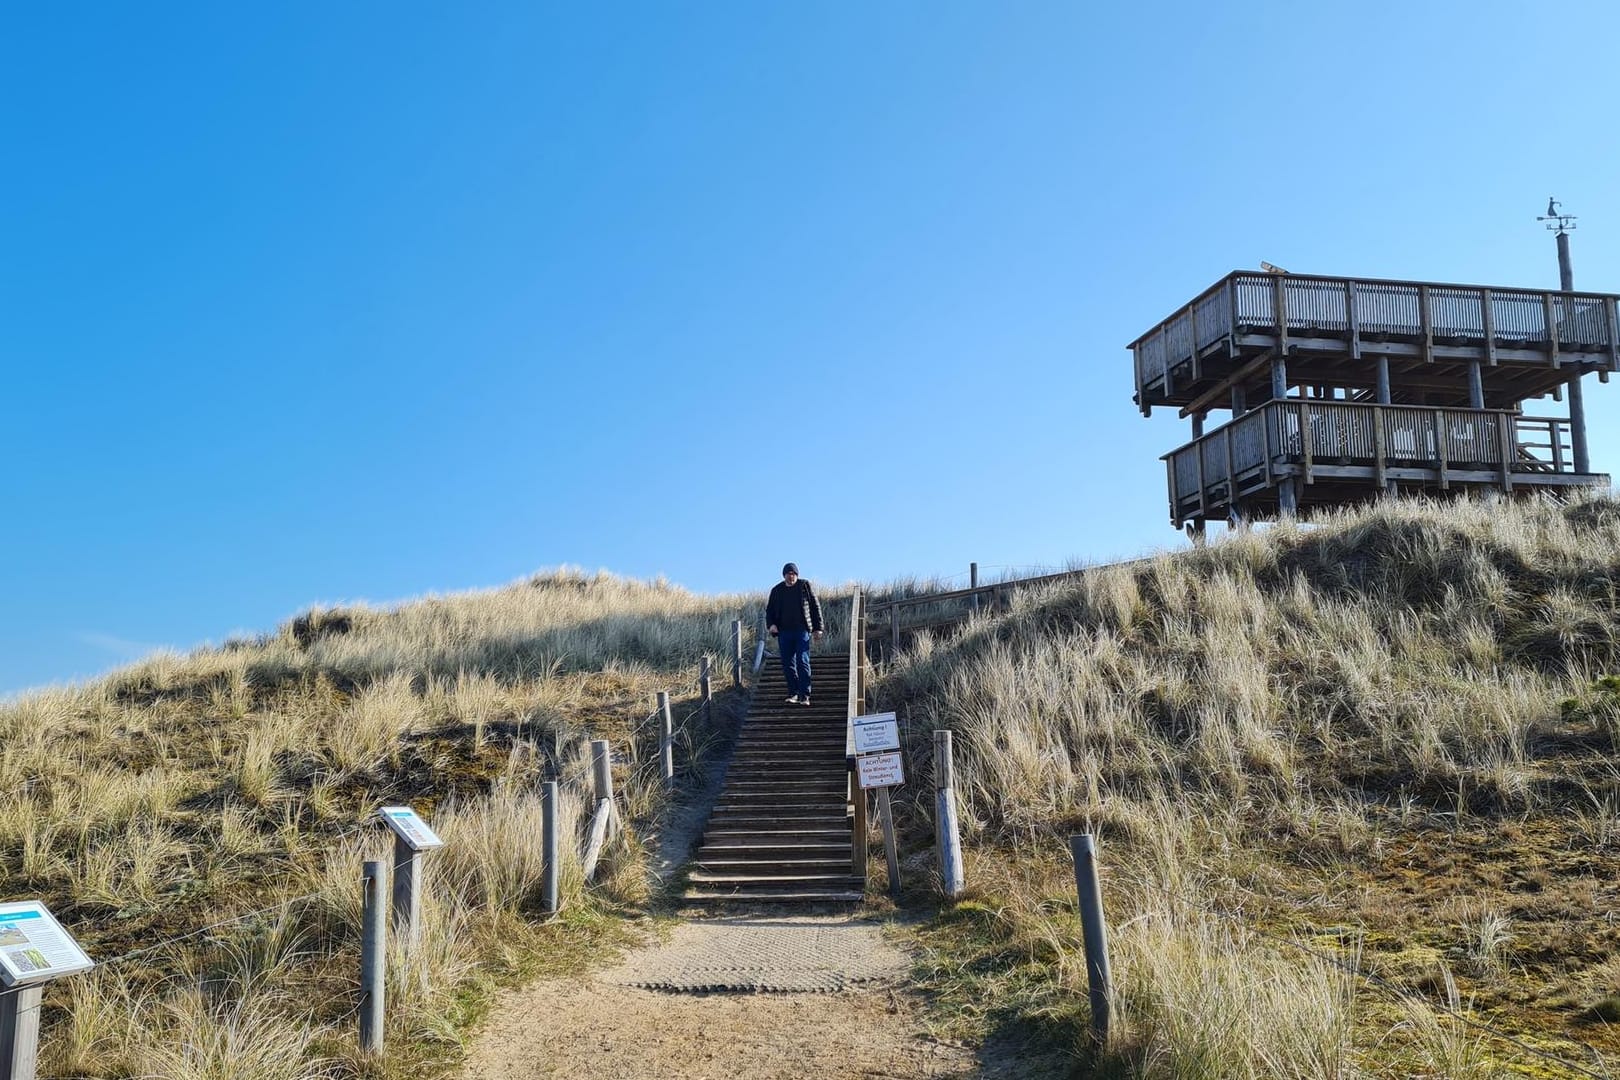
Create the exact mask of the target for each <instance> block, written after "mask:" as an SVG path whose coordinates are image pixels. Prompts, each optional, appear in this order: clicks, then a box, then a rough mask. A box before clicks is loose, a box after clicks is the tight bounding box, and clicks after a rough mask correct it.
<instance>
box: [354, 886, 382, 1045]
mask: <svg viewBox="0 0 1620 1080" xmlns="http://www.w3.org/2000/svg"><path fill="white" fill-rule="evenodd" d="M384 873H385V867H384V865H383V863H381V862H378V861H375V860H368V861H367V862H366V864H365V867H364V869H363V870H362V872H361V876H360V880H361V888H362V890H363V892H362V896H363V902H362V904H361V909H360V1049H361V1051H362V1052H364V1053H367V1054H375V1053H378V1052H380V1051H381V1050H382V1045H383V985H384V980H385V979H386V974H385V971H386V969H385V966H384V965H385V963H386V959H387V953H388V947H387V946H388V939H387V934H388V930H387V926H386V924H385V923H384V922H383V874H384Z"/></svg>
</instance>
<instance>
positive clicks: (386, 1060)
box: [0, 571, 760, 1080]
mask: <svg viewBox="0 0 1620 1080" xmlns="http://www.w3.org/2000/svg"><path fill="white" fill-rule="evenodd" d="M759 605H760V598H758V597H741V596H718V597H702V596H696V595H693V594H691V593H688V592H686V591H684V590H681V589H678V588H674V587H671V586H669V585H667V584H664V583H662V582H655V583H651V584H645V583H637V582H632V581H626V580H622V579H619V578H615V577H611V576H609V575H604V574H597V575H585V574H581V573H578V572H573V571H562V572H557V573H550V574H544V575H538V576H536V577H534V578H533V579H530V580H527V581H524V582H520V583H518V584H515V585H513V586H509V587H507V588H503V589H495V590H489V591H486V592H481V593H471V594H458V595H454V596H445V597H429V598H425V599H421V600H417V601H412V602H409V603H404V604H400V605H397V606H392V607H373V606H365V605H355V606H345V607H326V608H319V609H315V610H312V611H309V612H306V613H304V614H302V615H300V616H298V617H297V618H295V619H292V620H290V621H289V622H288V623H287V624H285V625H284V626H282V627H280V628H279V629H278V630H277V631H275V632H274V633H270V634H266V635H263V636H260V637H257V638H253V639H248V640H236V641H231V642H228V643H227V644H226V645H224V646H223V647H220V648H206V649H199V650H197V651H195V652H192V653H190V654H188V655H178V654H172V653H165V654H159V655H156V656H153V657H150V658H148V659H147V660H145V661H143V662H141V663H138V664H135V665H133V666H130V667H127V668H124V669H121V670H119V671H116V672H114V673H112V674H111V675H109V676H107V677H105V678H102V679H100V680H96V681H94V682H90V683H86V684H83V685H79V686H72V687H63V688H57V689H53V690H49V691H45V692H41V693H35V694H31V695H28V696H26V697H23V698H21V699H19V700H16V701H13V702H10V703H8V704H6V705H4V706H0V895H5V896H7V897H13V898H24V897H26V898H38V899H43V900H45V901H46V902H47V903H49V904H50V906H51V908H52V910H53V911H54V912H55V913H56V914H57V915H58V917H59V918H61V919H62V920H63V921H64V923H66V924H67V925H69V926H70V927H71V928H72V929H73V930H74V931H75V933H76V934H77V935H78V936H79V938H80V940H81V942H82V943H83V944H84V945H85V946H86V947H87V949H88V951H89V952H90V953H91V954H92V955H93V956H95V957H97V958H99V959H102V960H109V959H112V960H114V961H115V962H113V963H109V964H104V965H103V966H102V967H101V968H99V969H98V970H97V971H95V972H93V973H91V974H90V975H88V976H83V977H77V978H73V979H68V980H63V981H61V982H59V983H55V984H51V986H50V987H49V989H48V992H47V994H46V1001H45V1015H44V1021H45V1030H44V1034H43V1037H42V1040H41V1050H42V1054H43V1057H44V1064H43V1075H46V1076H94V1077H109V1078H122V1077H147V1076H163V1077H167V1078H180V1080H191V1078H197V1080H204V1078H220V1080H223V1078H226V1077H230V1078H251V1080H257V1078H264V1080H304V1078H316V1077H320V1078H328V1077H351V1076H368V1077H371V1076H375V1077H408V1076H419V1075H427V1074H430V1073H434V1072H436V1071H440V1070H442V1068H444V1067H445V1066H447V1065H448V1064H451V1063H453V1062H454V1061H455V1060H456V1058H457V1056H458V1054H459V1050H460V1041H461V1039H462V1037H463V1035H464V1033H465V1031H466V1030H467V1026H468V1024H469V1023H470V1022H471V1021H472V1020H473V1019H475V1018H476V1016H477V1015H478V1014H479V1012H480V1010H481V1009H482V1008H483V1007H484V1005H485V1003H486V1002H487V1000H488V998H489V991H490V989H491V987H492V986H493V985H495V983H497V982H499V981H500V980H502V979H509V978H512V977H516V976H518V975H521V974H523V973H525V972H530V971H534V970H536V969H537V967H538V966H547V967H549V968H553V969H557V968H565V969H566V968H571V967H575V966H578V965H579V964H580V963H581V962H582V960H583V957H584V955H585V953H586V951H587V950H590V949H599V948H601V947H603V946H608V947H611V946H612V944H613V943H614V942H615V941H617V940H622V938H623V935H624V930H623V927H622V922H623V920H621V919H619V918H617V917H616V916H617V915H618V914H621V913H623V912H626V911H630V910H635V911H637V912H639V911H640V910H641V908H640V907H637V906H636V905H640V904H642V903H643V902H644V901H646V900H647V898H648V890H647V884H646V880H645V875H644V874H643V873H642V872H641V864H642V861H643V857H642V853H641V851H640V848H639V840H638V839H637V834H636V828H637V827H638V825H640V824H644V823H645V822H646V821H647V820H649V819H650V818H651V817H652V816H653V815H655V814H656V813H657V812H658V810H659V808H660V804H661V800H662V799H663V791H662V786H661V785H660V784H659V783H658V782H657V777H656V775H655V774H654V773H653V772H652V771H650V770H649V769H648V768H646V767H645V765H646V762H647V759H648V757H649V751H650V750H651V749H652V747H653V745H654V742H653V740H654V739H655V728H654V727H653V726H651V725H649V724H647V723H645V722H644V721H645V717H646V716H647V715H648V714H649V713H650V712H651V711H652V708H653V698H654V692H655V691H656V690H660V689H669V690H671V691H672V693H673V697H674V700H675V703H676V715H677V718H685V717H688V716H689V714H691V713H692V712H693V710H694V707H695V704H696V700H697V687H696V679H697V674H698V664H699V660H700V658H701V657H702V656H704V655H709V656H711V657H715V658H719V657H724V656H726V655H729V651H730V632H731V620H732V619H733V618H736V617H738V616H739V615H741V614H742V613H743V611H744V610H745V609H746V610H750V611H751V610H753V609H755V608H757V607H758V606H759ZM725 685H726V681H725V677H724V673H723V671H721V670H720V668H719V665H718V664H717V665H716V677H715V686H716V689H717V690H719V689H723V688H724V686H725ZM695 725H696V721H695V720H692V721H690V722H689V723H688V724H686V725H685V726H684V727H683V729H682V731H681V736H682V746H681V750H682V758H683V760H684V761H688V762H690V761H692V760H693V759H694V757H698V758H700V757H701V756H702V755H704V754H706V753H708V752H710V751H711V750H712V744H713V739H712V735H711V733H709V732H707V731H705V730H704V729H702V728H700V727H698V726H695ZM589 738H609V739H611V740H612V741H613V743H614V746H615V758H616V772H617V773H618V776H617V777H616V783H617V785H618V789H619V791H620V792H621V793H622V794H623V797H624V801H625V806H626V808H627V810H628V816H629V819H630V821H631V831H630V834H629V836H628V838H627V841H626V842H625V843H623V844H621V845H620V846H619V847H617V848H616V849H615V850H613V851H612V852H611V853H610V855H609V857H608V860H607V862H606V865H605V875H604V876H605V880H604V881H603V882H602V883H601V884H600V885H599V886H598V887H596V888H594V889H592V890H590V891H589V892H587V890H586V889H585V887H584V882H583V878H582V875H581V872H580V868H579V865H578V861H577V856H576V855H575V851H576V850H577V849H576V845H575V844H573V843H568V842H565V844H564V849H565V862H564V867H563V870H564V876H563V893H564V901H565V903H564V912H563V914H562V916H561V917H560V918H559V919H557V920H555V921H552V922H549V923H544V924H542V921H541V919H540V917H539V914H538V909H537V895H536V893H537V889H538V885H539V881H540V870H541V867H540V859H539V854H540V851H539V835H540V828H539V820H540V798H539V794H538V792H539V785H540V783H541V782H542V781H544V780H550V779H556V780H559V781H561V783H562V788H563V795H564V797H563V799H562V800H561V801H562V804H563V806H562V810H563V822H562V830H563V835H564V837H565V838H573V837H575V836H576V835H577V833H578V832H579V829H580V820H581V815H582V813H583V807H584V804H585V800H586V797H587V796H586V792H587V790H588V784H589V780H588V774H589V762H588V759H587V756H586V753H585V750H584V747H583V742H584V740H586V739H589ZM389 802H404V803H409V804H411V805H414V806H416V807H417V808H418V809H419V810H421V811H422V812H423V813H424V815H425V816H427V817H428V818H429V820H430V821H432V822H433V824H434V825H435V827H436V828H437V829H438V830H439V832H440V833H441V835H442V836H444V838H445V839H446V841H447V844H446V847H445V848H443V849H441V850H439V851H437V852H434V853H432V854H431V855H429V856H428V858H427V859H426V869H427V878H426V890H425V891H426V899H425V908H426V910H425V927H424V930H423V933H422V937H421V944H420V947H419V948H418V949H417V950H416V951H415V952H414V953H413V954H411V955H410V956H406V955H405V954H404V953H403V952H402V951H401V950H400V949H399V947H398V946H397V945H395V946H394V947H393V953H392V955H391V958H390V975H389V978H390V985H389V995H390V1007H389V1025H390V1027H389V1031H388V1042H387V1046H388V1049H387V1051H386V1053H385V1055H384V1056H383V1058H382V1059H381V1060H366V1059H363V1058H362V1057H361V1056H360V1055H358V1053H357V1052H356V1050H355V1043H356V1037H355V1018H354V1013H355V1010H356V1008H357V1006H358V995H357V972H358V966H357V965H358V952H357V949H358V930H359V923H360V864H361V861H362V860H363V859H366V858H388V857H389V853H390V845H389V840H388V839H387V838H386V837H385V836H383V835H382V834H381V833H380V831H379V828H378V827H377V826H376V825H375V823H374V822H373V821H372V820H371V818H372V815H373V814H374V812H375V810H376V808H377V807H378V806H380V805H383V804H385V803H389ZM265 908H268V909H269V910H268V911H267V912H266V913H265V914H263V915H260V916H257V917H255V918H252V919H248V920H243V921H236V922H229V923H227V924H226V925H222V926H217V927H215V924H219V923H224V922H225V921H226V920H231V919H233V918H234V917H236V916H238V915H240V914H242V913H246V912H252V911H257V910H259V909H265ZM208 927H215V928H214V929H208V930H206V931H204V932H202V933H195V932H196V931H199V930H203V928H208ZM188 934H195V936H191V937H188V938H185V939H184V940H181V941H177V942H174V943H173V944H166V945H162V946H160V947H159V948H157V949H156V950H154V951H151V952H147V953H144V954H143V955H142V956H140V958H139V959H138V960H137V961H131V962H116V958H118V957H121V956H124V955H127V954H129V953H130V952H132V951H133V950H141V949H147V948H150V947H151V945H152V944H153V943H154V942H161V941H165V940H167V939H170V938H173V937H176V936H178V935H188Z"/></svg>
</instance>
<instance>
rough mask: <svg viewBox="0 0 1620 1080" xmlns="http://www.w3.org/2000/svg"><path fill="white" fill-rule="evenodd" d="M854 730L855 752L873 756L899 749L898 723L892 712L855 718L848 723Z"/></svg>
mask: <svg viewBox="0 0 1620 1080" xmlns="http://www.w3.org/2000/svg"><path fill="white" fill-rule="evenodd" d="M850 724H851V725H852V726H853V727H854V729H855V752H856V753H857V754H873V753H877V752H878V751H880V750H898V749H900V722H899V721H898V720H896V719H895V715H894V713H892V712H886V713H873V714H872V715H871V716H857V717H856V718H855V719H853V720H851V721H850Z"/></svg>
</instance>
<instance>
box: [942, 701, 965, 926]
mask: <svg viewBox="0 0 1620 1080" xmlns="http://www.w3.org/2000/svg"><path fill="white" fill-rule="evenodd" d="M951 753H952V751H951V733H950V732H949V731H936V732H934V845H935V848H936V849H937V850H938V852H939V884H940V890H941V891H942V892H944V894H945V896H946V897H947V898H948V899H952V900H954V899H956V898H957V897H958V896H961V895H962V891H963V890H964V889H965V888H966V887H967V883H966V881H965V880H964V876H963V873H962V837H961V834H960V830H959V828H958V826H957V821H956V764H955V762H953V761H952V760H951Z"/></svg>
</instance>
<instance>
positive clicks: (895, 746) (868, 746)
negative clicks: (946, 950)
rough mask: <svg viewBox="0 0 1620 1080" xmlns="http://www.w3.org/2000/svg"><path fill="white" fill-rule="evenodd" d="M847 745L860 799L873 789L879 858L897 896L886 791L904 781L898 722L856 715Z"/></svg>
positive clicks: (897, 863) (890, 716) (897, 867)
mask: <svg viewBox="0 0 1620 1080" xmlns="http://www.w3.org/2000/svg"><path fill="white" fill-rule="evenodd" d="M849 724H850V743H851V744H852V747H853V749H854V751H855V755H856V756H855V775H856V778H857V781H858V783H859V786H860V791H861V798H863V799H864V798H866V793H867V792H868V791H869V790H872V789H874V788H875V789H877V804H878V824H879V825H880V826H882V828H883V856H884V859H885V861H886V862H887V863H888V868H889V895H891V896H896V897H897V896H899V895H900V852H899V849H898V848H897V846H896V842H895V831H894V805H893V803H892V802H891V801H890V799H889V789H890V788H891V787H898V786H899V785H901V784H904V783H905V782H906V772H905V765H904V763H903V762H902V760H901V757H900V723H899V720H898V719H897V718H896V716H895V714H894V713H892V712H888V713H874V714H872V715H871V716H857V717H854V718H853V719H851V720H850V722H849Z"/></svg>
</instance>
